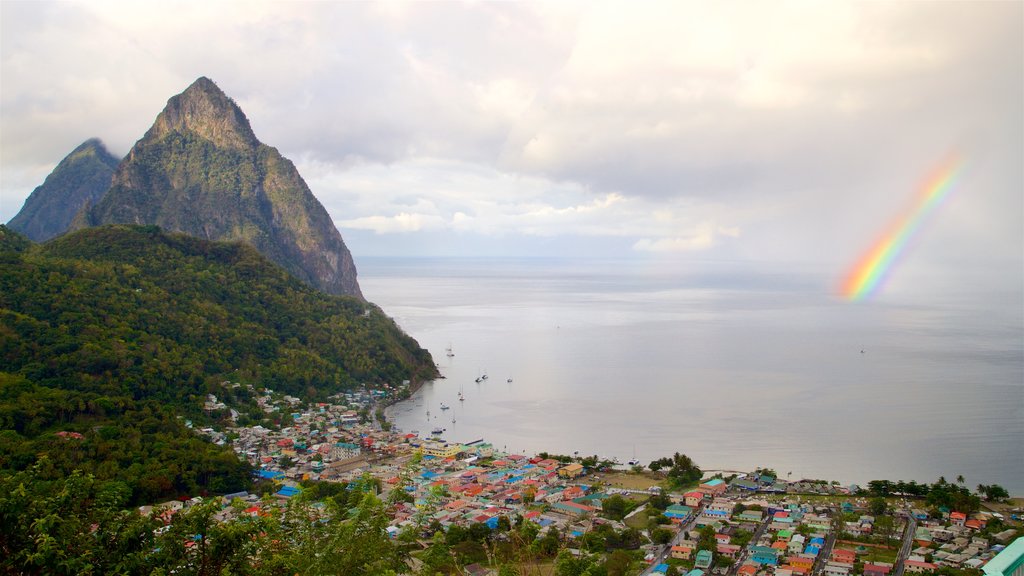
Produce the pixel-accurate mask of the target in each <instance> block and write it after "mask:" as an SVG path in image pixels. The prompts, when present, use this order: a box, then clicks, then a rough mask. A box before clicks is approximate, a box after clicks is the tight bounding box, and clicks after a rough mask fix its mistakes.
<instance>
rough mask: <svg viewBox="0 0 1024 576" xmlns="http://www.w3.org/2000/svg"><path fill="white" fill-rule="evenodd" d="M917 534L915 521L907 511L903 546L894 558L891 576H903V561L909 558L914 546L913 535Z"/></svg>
mask: <svg viewBox="0 0 1024 576" xmlns="http://www.w3.org/2000/svg"><path fill="white" fill-rule="evenodd" d="M915 532H917V520H916V519H915V518H914V516H913V514H911V513H910V511H909V510H907V526H906V529H905V530H904V531H903V545H902V546H900V553H899V555H898V556H897V557H896V564H895V566H894V568H893V570H892V576H903V561H904V560H906V559H907V556H910V550H911V548H913V546H914V533H915Z"/></svg>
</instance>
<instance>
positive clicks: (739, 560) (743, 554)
mask: <svg viewBox="0 0 1024 576" xmlns="http://www.w3.org/2000/svg"><path fill="white" fill-rule="evenodd" d="M765 514H766V517H765V519H764V520H763V521H762V522H761V523H760V524H758V526H757V529H756V530H754V535H753V536H751V537H750V543H749V544H747V546H746V547H745V548H743V549H742V550H740V553H739V555H738V556H736V561H735V562H733V563H732V566H731V567H730V568H729V572H728V573H727V576H735V575H736V574H737V573H739V571H740V566H742V565H743V562H745V561H746V559H747V556H748V555H749V554H750V547H751V546H757V541H758V540H760V539H761V535H762V534H764V531H765V530H767V529H768V525H769V524H771V523H772V515H771V514H768V513H767V510H766V511H765Z"/></svg>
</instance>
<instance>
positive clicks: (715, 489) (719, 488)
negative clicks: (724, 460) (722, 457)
mask: <svg viewBox="0 0 1024 576" xmlns="http://www.w3.org/2000/svg"><path fill="white" fill-rule="evenodd" d="M728 487H729V486H728V485H727V484H726V483H725V480H722V479H721V478H712V479H711V480H708V481H707V482H702V483H701V485H700V486H698V487H697V489H698V490H700V491H701V492H704V493H705V494H714V495H715V496H718V495H721V494H725V490H726V488H728Z"/></svg>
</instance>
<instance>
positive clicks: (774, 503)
mask: <svg viewBox="0 0 1024 576" xmlns="http://www.w3.org/2000/svg"><path fill="white" fill-rule="evenodd" d="M224 384H225V386H230V387H239V386H241V385H240V384H237V383H229V382H225V383H224ZM404 386H406V388H404V389H402V390H404V392H405V393H407V383H406V384H405V385H404ZM249 388H250V391H251V392H256V391H255V390H252V389H251V387H249ZM397 393H399V389H398V388H396V389H385V390H374V391H366V392H359V393H350V394H341V395H338V396H337V397H335V398H332V402H330V403H327V402H322V403H313V404H308V403H304V402H302V401H300V400H299V399H297V398H294V397H291V396H288V395H284V394H277V393H274V392H273V391H270V390H261V391H259V395H258V396H257V397H256V402H257V404H258V406H259V408H260V410H262V411H263V412H264V413H265V414H267V415H268V416H269V417H271V419H272V420H273V421H274V422H275V423H278V422H279V423H281V424H280V426H272V427H264V426H263V425H253V426H227V427H224V429H222V430H216V429H214V428H209V427H207V428H201V429H197V430H196V431H197V433H199V434H202V435H204V436H207V437H208V438H210V439H211V440H212V441H214V442H216V443H222V444H224V443H226V444H230V445H231V446H232V447H233V449H234V450H235V452H236V453H237V454H238V455H239V456H240V457H242V458H245V459H246V460H248V462H249V463H250V464H251V465H252V466H253V468H254V470H255V473H254V474H255V480H256V486H257V489H254V490H253V493H248V492H245V493H236V494H229V495H226V496H224V497H222V504H223V508H222V510H221V511H220V512H219V513H218V514H217V516H216V518H217V519H218V520H221V521H224V520H228V519H231V518H234V517H237V516H239V515H251V516H258V515H261V514H267V513H268V512H269V511H270V510H271V509H274V508H282V507H285V506H287V505H288V502H289V501H290V500H291V499H293V498H296V497H300V496H301V494H302V493H303V491H304V490H305V489H306V488H307V487H309V486H312V485H315V484H316V483H320V482H328V483H339V484H341V485H345V486H347V487H348V489H352V487H353V486H358V487H360V489H365V490H371V491H373V492H375V493H377V494H379V497H380V498H381V499H382V500H385V501H386V502H388V503H389V508H388V514H389V518H390V522H389V525H388V527H387V529H386V530H387V532H388V534H389V536H390V537H392V538H397V537H399V536H400V535H403V534H404V535H406V537H409V535H412V536H411V538H413V539H420V540H422V541H424V542H425V543H426V542H429V536H430V535H432V534H433V533H436V532H442V531H443V532H450V531H452V530H453V527H459V528H456V529H460V528H461V529H468V528H471V527H473V526H483V527H486V529H487V530H490V531H498V530H501V529H502V528H507V527H509V526H512V525H513V524H516V525H521V524H523V523H531V524H533V525H534V528H535V529H534V530H533V531H532V532H531V534H535V538H537V539H541V538H544V537H546V536H549V535H556V539H557V542H558V546H559V547H560V548H563V549H565V550H567V551H568V552H569V553H570V554H574V555H577V556H579V555H585V554H586V550H587V549H588V546H589V543H590V542H592V540H593V535H594V534H597V533H601V534H608V533H611V534H627V533H629V534H632V535H633V536H634V541H633V542H632V544H633V545H634V546H630V547H631V548H633V550H632V555H631V556H630V558H631V559H632V560H631V562H630V563H629V570H628V571H625V572H623V573H630V574H642V575H645V576H646V575H670V574H685V575H687V576H705V575H712V574H713V575H719V576H737V575H739V576H903V575H904V574H929V573H944V574H950V573H951V572H949V570H950V569H952V570H956V571H962V572H952V574H960V573H963V574H980V573H982V572H984V573H985V574H989V575H990V576H996V575H997V574H1004V573H1005V574H1011V573H1014V570H1019V562H1017V563H1014V562H1010V561H1009V560H1007V559H1012V558H1016V559H1018V560H1020V558H1021V557H1022V555H1024V539H1017V538H1018V536H1020V535H1021V517H1020V515H1019V514H1016V513H1010V512H1008V513H1001V512H998V511H994V510H987V509H981V510H978V511H976V512H973V513H970V514H968V513H965V512H962V511H958V510H951V509H949V510H947V509H939V510H928V509H926V507H925V505H924V503H923V502H921V501H919V500H913V499H908V498H902V497H898V496H897V497H890V498H887V499H883V498H873V499H872V498H869V497H867V496H865V493H864V491H863V490H862V489H861V488H860V487H858V486H843V485H840V484H839V483H838V482H824V481H820V480H808V479H802V480H796V481H788V480H784V479H781V478H779V477H778V475H776V474H774V472H772V471H770V470H766V469H762V470H757V471H750V472H732V473H728V474H726V473H723V472H719V473H717V474H713V475H705V476H704V477H702V478H701V479H700V481H699V482H696V483H695V485H694V486H692V487H688V488H686V489H681V490H674V491H673V490H672V489H671V488H672V487H671V486H668V485H666V484H665V483H664V482H658V478H659V476H657V475H654V474H651V473H646V472H644V471H643V470H642V467H641V466H638V465H636V464H637V463H636V462H631V463H630V464H632V465H633V466H631V467H630V466H621V465H620V466H616V465H610V466H609V463H608V462H607V461H605V462H600V463H599V462H595V461H594V460H593V459H591V460H589V461H587V460H583V461H581V459H572V458H568V457H562V456H552V455H548V454H538V455H528V454H513V453H506V452H503V451H500V450H497V449H496V448H495V447H494V446H492V445H491V444H489V443H487V442H485V441H484V439H476V440H473V441H469V442H464V443H456V442H449V441H446V440H445V439H444V437H443V430H441V429H437V430H434V431H432V433H430V434H419V433H417V432H413V431H409V432H402V431H397V430H391V429H390V426H389V425H388V424H387V423H386V422H381V421H379V420H378V419H377V418H378V417H382V416H383V411H380V410H377V408H378V407H379V406H380V405H381V403H382V402H387V401H388V400H389V398H388V396H389V394H390V395H395V394H397ZM205 408H206V409H207V410H208V411H217V410H221V411H227V414H228V416H227V419H228V420H229V421H231V422H235V421H237V420H238V417H239V414H238V412H237V411H235V410H234V409H231V408H230V407H228V406H227V405H225V404H224V403H222V402H221V401H219V400H218V398H217V397H216V396H215V395H210V396H209V397H208V398H207V399H206V404H205ZM189 424H191V423H189ZM435 432H436V433H435ZM201 501H203V499H202V498H200V497H196V498H192V499H181V500H175V501H171V502H168V503H165V504H163V505H161V506H162V507H163V508H164V509H165V513H166V514H167V515H168V517H170V516H173V514H174V513H175V512H177V511H179V510H182V509H185V508H187V507H188V506H190V505H193V504H195V503H198V502H201ZM159 507H160V506H157V507H143V508H142V509H141V511H142V512H143V513H149V512H151V511H152V510H153V509H154V508H159ZM626 511H628V513H625V514H624V513H623V512H626ZM1018 512H1019V510H1018ZM637 536H638V538H637ZM424 545H426V544H424ZM415 569H416V566H415V559H413V560H412V565H411V566H410V572H414V571H416V570H415ZM1007 569H1009V571H1008V572H1006V571H1005V570H1007ZM460 570H461V572H460V573H466V574H479V575H483V574H497V570H496V569H495V567H493V566H488V565H487V564H486V563H471V564H468V565H466V566H463V567H461V568H460ZM1001 570H1003V571H1001ZM539 573H554V572H551V567H550V566H549V567H548V570H547V571H545V570H543V569H539ZM1016 576H1019V574H1017V575H1016Z"/></svg>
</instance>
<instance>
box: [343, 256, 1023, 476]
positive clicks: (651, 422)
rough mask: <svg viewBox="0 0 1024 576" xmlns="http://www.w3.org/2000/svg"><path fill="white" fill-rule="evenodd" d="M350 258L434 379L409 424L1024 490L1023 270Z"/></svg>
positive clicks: (455, 436)
mask: <svg viewBox="0 0 1024 576" xmlns="http://www.w3.org/2000/svg"><path fill="white" fill-rule="evenodd" d="M359 266H360V268H359V270H360V284H361V285H362V288H363V292H364V294H365V295H366V297H367V298H368V299H369V300H371V301H373V302H375V303H377V304H379V305H380V306H382V307H383V308H384V310H385V312H387V313H388V314H389V315H390V316H392V317H394V318H395V320H397V322H398V323H399V324H400V325H401V326H402V327H403V328H404V329H405V330H406V332H408V333H409V334H410V335H412V336H413V337H414V338H416V339H417V340H418V341H419V342H420V344H421V345H423V346H425V347H426V348H428V349H429V350H430V352H431V353H432V354H433V356H434V360H435V362H437V363H438V365H439V366H440V368H441V372H442V373H443V374H444V375H445V376H446V378H445V379H441V380H437V381H435V382H432V383H428V384H426V385H425V386H424V387H423V388H422V389H421V390H420V391H419V392H418V393H417V394H416V395H415V396H414V397H413V398H412V399H411V400H409V401H407V402H404V403H401V404H399V405H396V406H394V407H393V408H391V409H390V411H389V417H390V418H391V419H392V420H394V421H395V423H396V425H397V426H399V427H400V428H401V429H403V430H406V431H411V430H418V431H419V432H420V433H421V434H423V435H426V434H428V433H429V431H430V430H431V429H432V428H434V427H442V428H445V429H447V432H446V434H445V437H446V438H447V439H449V440H453V441H461V442H467V441H471V440H474V439H477V438H484V439H486V440H487V441H489V442H491V443H492V444H494V445H495V446H497V447H499V448H505V449H507V450H508V451H510V452H525V453H535V452H538V451H542V450H543V451H548V452H554V453H563V454H568V453H573V452H579V453H580V454H581V455H582V454H587V455H589V454H600V455H601V456H606V457H617V458H618V459H619V460H620V461H622V462H625V461H627V460H629V459H631V458H633V457H634V456H635V457H636V458H638V459H639V460H641V461H642V462H643V463H648V462H650V461H651V460H653V459H655V458H658V457H661V456H665V455H670V454H672V453H673V452H676V451H679V452H683V453H685V454H688V455H689V456H691V457H692V458H693V459H694V460H695V461H696V462H697V463H698V464H699V465H700V466H701V467H702V468H704V469H736V470H750V469H752V468H754V467H757V466H769V467H773V468H775V469H776V470H777V471H778V472H779V473H780V474H782V475H783V477H786V476H787V475H790V474H791V476H790V477H791V479H794V480H795V479H798V478H822V479H828V480H833V479H835V480H840V481H842V482H858V483H863V482H866V481H867V480H871V479H877V478H887V479H891V480H899V479H903V480H911V479H914V480H918V481H922V482H925V481H927V482H933V481H935V480H936V479H938V477H939V476H945V477H946V478H947V479H949V480H952V479H954V478H956V477H957V476H958V475H961V474H962V475H963V476H964V477H965V478H966V482H967V485H968V486H971V487H973V486H976V485H977V484H979V483H985V484H989V483H993V482H994V483H998V484H1001V485H1003V486H1004V487H1006V488H1007V489H1008V490H1010V492H1011V493H1014V494H1024V310H1022V297H1021V293H1020V287H1019V285H1017V284H1016V281H1013V282H1010V283H1009V285H1008V286H1004V289H1003V290H1002V291H999V290H988V291H986V292H979V288H977V287H973V286H961V285H953V286H947V287H943V286H941V283H938V282H936V283H932V284H928V285H929V286H932V288H933V289H932V290H931V292H930V293H931V294H933V296H932V297H930V298H925V299H922V296H921V295H920V294H914V295H913V298H911V297H910V295H909V294H906V295H904V297H903V299H901V298H900V294H899V291H898V290H894V292H895V295H890V294H888V293H887V294H886V297H885V298H884V299H877V300H875V301H873V302H866V303H863V302H862V303H850V302H846V301H843V300H841V299H838V298H836V297H835V296H834V295H833V294H832V293H830V291H829V288H830V286H831V284H832V282H831V281H830V280H829V279H827V278H822V277H821V275H816V274H815V273H813V272H811V271H801V270H792V269H791V270H784V271H778V270H775V271H771V270H767V269H766V270H760V271H759V270H756V269H752V268H751V267H750V266H749V265H744V266H742V267H741V266H737V265H731V264H728V263H710V262H702V263H688V264H679V263H676V264H668V263H654V262H635V261H604V260H561V259H497V260H494V259H488V260H479V259H454V258H453V259H399V258H365V259H361V260H360V262H359ZM932 280H934V279H928V278H921V279H920V281H921V282H922V283H928V282H931V281H932ZM448 346H451V347H452V350H453V352H454V354H455V356H454V357H448V356H447V355H446V352H445V350H446V348H447V347H448ZM862 351H863V352H862ZM483 374H487V375H488V376H489V378H488V379H487V380H485V381H484V382H482V383H479V384H478V383H476V382H475V380H476V378H477V377H478V376H480V375H483ZM509 379H511V382H509V381H508V380H509ZM460 391H462V392H463V393H464V396H465V401H464V402H459V400H458V394H459V392H460ZM441 403H445V404H447V405H449V406H450V407H451V409H450V410H447V411H442V410H441V409H440V405H441ZM428 410H429V411H430V416H429V417H428V416H427V411H428ZM453 420H454V422H453Z"/></svg>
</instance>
